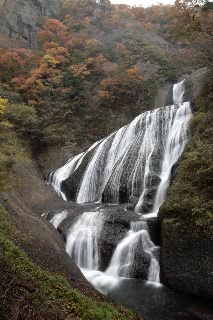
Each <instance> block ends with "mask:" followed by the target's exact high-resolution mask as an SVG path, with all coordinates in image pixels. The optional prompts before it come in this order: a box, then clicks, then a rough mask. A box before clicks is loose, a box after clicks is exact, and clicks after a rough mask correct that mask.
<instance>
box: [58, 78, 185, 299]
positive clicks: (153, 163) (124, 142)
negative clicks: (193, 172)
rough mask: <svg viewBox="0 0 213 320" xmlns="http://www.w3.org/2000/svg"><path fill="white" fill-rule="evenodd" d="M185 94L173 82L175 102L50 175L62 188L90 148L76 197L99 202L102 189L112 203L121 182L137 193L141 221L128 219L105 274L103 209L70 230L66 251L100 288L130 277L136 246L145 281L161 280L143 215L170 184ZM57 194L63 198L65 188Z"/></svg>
mask: <svg viewBox="0 0 213 320" xmlns="http://www.w3.org/2000/svg"><path fill="white" fill-rule="evenodd" d="M183 95H184V81H182V82H180V83H179V84H176V85H174V87H173V100H174V105H172V106H168V107H165V108H160V109H155V110H153V111H148V112H145V113H143V114H141V115H139V116H138V117H137V118H135V119H134V120H133V121H132V122H131V123H130V125H129V126H125V127H123V128H121V129H120V130H118V131H117V132H116V133H113V134H111V135H110V136H109V137H107V138H106V139H103V140H102V141H100V142H97V143H96V144H94V145H93V146H92V147H91V148H90V149H89V150H88V151H87V152H86V153H83V154H80V155H78V156H76V157H74V158H73V159H71V160H70V161H69V162H68V163H67V164H66V165H65V166H64V167H62V168H60V169H58V170H57V171H56V172H55V173H54V174H53V180H52V181H53V182H52V183H53V185H54V188H55V189H56V190H57V191H58V192H61V191H60V188H61V183H62V180H65V179H66V178H67V177H68V176H70V175H71V173H72V172H74V171H75V170H77V168H78V167H79V165H80V163H81V162H82V160H83V158H84V157H85V155H86V154H87V153H88V152H89V151H90V150H92V149H94V152H93V156H92V158H91V160H90V162H89V164H88V166H87V168H86V170H85V172H84V174H83V178H82V181H81V184H80V188H79V191H78V194H77V202H78V203H83V202H88V201H97V200H100V198H101V196H102V194H103V193H104V195H105V194H106V195H107V196H109V197H110V201H111V202H114V203H119V199H120V198H119V196H120V188H121V186H124V187H125V190H126V193H127V195H126V196H127V198H128V197H130V196H132V195H133V196H134V195H136V196H138V197H139V201H138V203H137V205H136V207H135V211H136V212H137V213H138V214H140V215H141V217H142V218H143V221H140V222H137V223H132V225H131V229H130V230H129V232H128V233H127V235H126V237H125V238H124V239H123V240H122V241H121V242H120V243H119V244H118V246H117V248H116V250H115V252H114V254H113V256H112V259H111V262H110V265H109V267H108V269H107V270H106V271H105V272H104V273H103V272H100V271H98V268H99V248H98V239H99V237H100V234H101V229H102V227H103V223H104V212H85V213H84V214H83V215H82V216H81V217H80V219H79V220H78V221H77V222H76V223H75V224H74V225H73V227H72V228H71V229H70V231H69V234H68V237H67V246H66V249H67V252H68V253H69V254H70V255H71V256H72V257H73V259H74V260H75V262H76V263H77V265H78V266H79V267H81V269H82V271H83V273H84V274H85V276H86V277H87V279H88V280H89V281H91V283H92V284H93V285H94V286H95V287H96V288H98V290H100V291H101V292H105V293H106V292H108V291H109V290H111V289H112V288H113V287H114V286H116V285H118V283H119V281H120V279H121V278H122V277H131V273H132V270H133V268H134V261H135V257H136V254H137V249H138V246H140V247H141V250H142V251H144V253H145V254H147V255H148V256H149V257H150V265H149V272H148V278H147V280H148V281H150V282H154V283H159V281H160V280H159V263H158V260H157V258H156V257H157V254H156V251H157V250H158V249H159V248H158V247H156V246H155V245H154V243H153V242H152V241H151V239H150V236H149V231H148V226H147V223H146V222H145V221H144V220H145V219H149V218H150V217H157V214H158V211H159V208H160V206H161V205H162V203H163V202H164V201H165V197H166V191H167V189H168V187H169V184H170V176H171V169H172V167H173V166H174V164H175V163H176V162H177V161H178V159H179V157H180V156H181V154H182V152H183V150H184V147H185V145H186V143H187V141H188V137H187V129H188V124H189V121H190V119H191V108H190V103H189V102H185V103H183ZM153 177H155V179H156V177H157V179H158V180H159V182H158V183H156V185H155V190H154V192H155V197H154V198H153V206H152V209H151V212H150V210H149V208H148V209H146V206H144V204H145V203H146V198H147V195H149V192H150V188H152V186H153ZM158 180H157V181H158ZM61 195H62V197H63V198H66V197H65V195H64V194H63V193H61ZM144 208H145V209H144ZM144 210H145V211H144Z"/></svg>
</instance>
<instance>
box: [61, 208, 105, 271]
mask: <svg viewBox="0 0 213 320" xmlns="http://www.w3.org/2000/svg"><path fill="white" fill-rule="evenodd" d="M103 223H104V213H103V211H102V210H100V211H96V212H93V211H92V212H84V213H83V214H82V215H81V217H80V218H79V219H78V221H77V222H76V223H75V224H74V225H73V227H72V228H71V229H70V230H69V232H68V235H67V243H66V251H67V253H68V254H69V255H70V256H71V257H72V258H73V260H74V261H75V262H76V264H77V265H78V266H79V267H80V268H87V269H89V270H98V267H99V248H98V239H99V235H100V232H101V229H102V226H103Z"/></svg>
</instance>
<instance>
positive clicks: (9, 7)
mask: <svg viewBox="0 0 213 320" xmlns="http://www.w3.org/2000/svg"><path fill="white" fill-rule="evenodd" d="M62 3H63V0H19V1H16V0H0V30H1V31H0V41H1V42H2V43H3V45H4V38H5V39H11V40H12V42H11V43H9V42H8V43H7V41H5V43H6V44H7V45H9V46H10V45H11V46H19V45H20V46H24V47H28V48H32V47H34V46H35V36H36V32H37V31H38V30H39V29H40V28H41V26H42V24H43V22H44V20H43V19H42V17H49V16H54V15H55V14H56V12H57V10H58V8H59V6H60V5H61V4H62Z"/></svg>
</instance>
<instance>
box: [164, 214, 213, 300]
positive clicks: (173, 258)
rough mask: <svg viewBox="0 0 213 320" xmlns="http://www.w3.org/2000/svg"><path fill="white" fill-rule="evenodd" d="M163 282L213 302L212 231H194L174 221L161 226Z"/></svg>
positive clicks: (195, 228)
mask: <svg viewBox="0 0 213 320" xmlns="http://www.w3.org/2000/svg"><path fill="white" fill-rule="evenodd" d="M161 240H162V241H161V259H160V266H161V276H160V278H161V282H162V283H164V284H165V285H167V286H169V287H172V288H174V289H178V290H181V291H183V292H187V293H193V294H196V295H200V296H204V297H209V298H213V275H212V265H213V256H212V247H213V234H212V229H211V228H207V227H206V228H205V227H202V226H198V225H194V226H193V228H192V229H190V227H189V226H184V225H182V224H180V223H175V221H174V220H173V219H170V220H169V219H164V220H163V221H162V223H161Z"/></svg>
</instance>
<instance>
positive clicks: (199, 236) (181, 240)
mask: <svg viewBox="0 0 213 320" xmlns="http://www.w3.org/2000/svg"><path fill="white" fill-rule="evenodd" d="M211 92H212V74H211V73H209V74H207V69H206V68H202V69H199V70H197V71H195V72H193V73H192V75H191V76H190V77H188V79H187V81H186V97H185V99H186V100H191V101H192V103H191V105H192V108H193V113H194V115H193V118H192V122H191V141H190V143H189V145H188V147H187V148H186V151H185V153H184V155H183V157H182V159H181V161H180V162H179V165H178V167H177V168H176V169H175V170H174V171H176V172H174V176H173V183H172V185H171V187H170V189H169V191H168V197H167V200H166V201H165V203H164V205H163V206H162V208H161V209H160V217H161V239H162V243H161V281H162V282H163V283H164V284H166V285H168V286H170V287H172V288H174V289H179V290H182V291H185V292H187V293H193V294H196V295H201V296H206V297H211V298H212V297H213V273H212V263H213V260H212V259H213V257H212V245H213V233H212V230H213V229H212V227H213V224H212V221H213V220H212V210H213V203H212V181H213V180H212V154H213V149H212V111H211V110H212V97H211Z"/></svg>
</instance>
